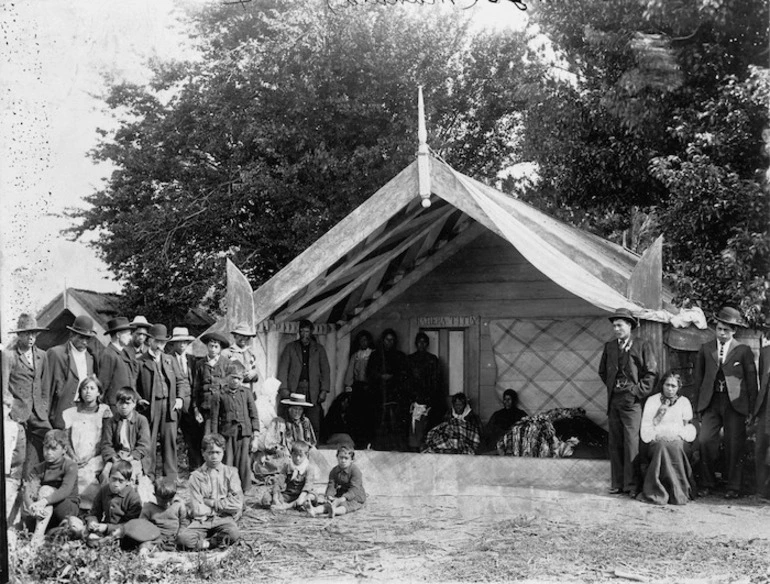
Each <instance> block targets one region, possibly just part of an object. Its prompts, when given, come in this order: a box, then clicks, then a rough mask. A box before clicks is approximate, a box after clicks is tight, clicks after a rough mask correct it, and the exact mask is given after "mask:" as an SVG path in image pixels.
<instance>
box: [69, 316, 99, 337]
mask: <svg viewBox="0 0 770 584" xmlns="http://www.w3.org/2000/svg"><path fill="white" fill-rule="evenodd" d="M67 328H68V329H69V330H71V331H72V332H73V333H77V334H79V335H83V336H84V337H95V336H96V333H95V332H94V321H93V319H92V318H91V317H90V316H88V315H85V314H82V315H80V316H78V317H77V318H76V319H75V322H73V323H72V326H68V327H67Z"/></svg>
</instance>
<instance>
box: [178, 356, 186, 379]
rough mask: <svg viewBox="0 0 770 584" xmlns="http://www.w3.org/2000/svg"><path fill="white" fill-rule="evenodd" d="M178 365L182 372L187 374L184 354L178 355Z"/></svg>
mask: <svg viewBox="0 0 770 584" xmlns="http://www.w3.org/2000/svg"><path fill="white" fill-rule="evenodd" d="M179 366H180V367H181V368H182V373H184V374H185V375H187V359H185V358H184V355H179Z"/></svg>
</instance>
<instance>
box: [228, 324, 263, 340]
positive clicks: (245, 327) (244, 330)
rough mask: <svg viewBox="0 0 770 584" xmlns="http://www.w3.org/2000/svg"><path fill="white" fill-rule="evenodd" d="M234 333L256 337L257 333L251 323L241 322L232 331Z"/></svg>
mask: <svg viewBox="0 0 770 584" xmlns="http://www.w3.org/2000/svg"><path fill="white" fill-rule="evenodd" d="M230 334H233V335H242V336H244V337H256V336H257V333H256V332H255V331H253V330H252V329H251V327H250V326H249V323H247V322H239V323H238V326H236V327H235V328H234V329H233V330H231V331H230Z"/></svg>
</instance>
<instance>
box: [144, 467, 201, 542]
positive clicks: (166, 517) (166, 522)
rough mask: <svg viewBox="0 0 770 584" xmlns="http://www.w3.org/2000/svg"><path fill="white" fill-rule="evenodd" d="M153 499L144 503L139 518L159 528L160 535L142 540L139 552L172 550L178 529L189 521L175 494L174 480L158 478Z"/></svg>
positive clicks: (185, 525) (183, 505)
mask: <svg viewBox="0 0 770 584" xmlns="http://www.w3.org/2000/svg"><path fill="white" fill-rule="evenodd" d="M155 499H156V500H157V501H158V502H157V503H145V504H144V506H143V507H142V514H141V515H140V516H139V518H140V519H146V520H147V521H149V522H150V523H152V524H154V525H156V526H157V527H158V528H159V529H160V537H159V538H158V539H156V540H153V541H148V542H144V543H142V544H141V545H140V546H139V553H140V554H146V553H149V552H151V551H153V550H164V551H174V550H175V549H176V540H177V537H178V535H179V531H180V530H181V529H183V528H185V527H187V525H188V524H189V523H190V521H189V520H188V518H187V507H186V506H185V504H184V501H182V500H181V499H180V498H178V497H177V496H176V481H174V480H173V479H169V478H164V477H162V478H159V479H157V480H156V481H155Z"/></svg>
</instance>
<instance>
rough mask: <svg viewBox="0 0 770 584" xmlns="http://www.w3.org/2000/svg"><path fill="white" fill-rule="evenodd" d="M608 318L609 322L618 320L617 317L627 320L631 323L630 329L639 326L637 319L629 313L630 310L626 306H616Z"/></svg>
mask: <svg viewBox="0 0 770 584" xmlns="http://www.w3.org/2000/svg"><path fill="white" fill-rule="evenodd" d="M608 318H609V321H610V322H613V321H615V320H618V319H619V318H620V319H623V320H627V321H628V322H629V323H630V324H631V328H632V329H635V328H636V327H638V326H639V319H638V318H636V317H635V316H634V315H633V314H631V311H630V310H629V309H628V308H618V309H617V310H615V312H613V313H612V314H611V315H610V316H609V317H608Z"/></svg>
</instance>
